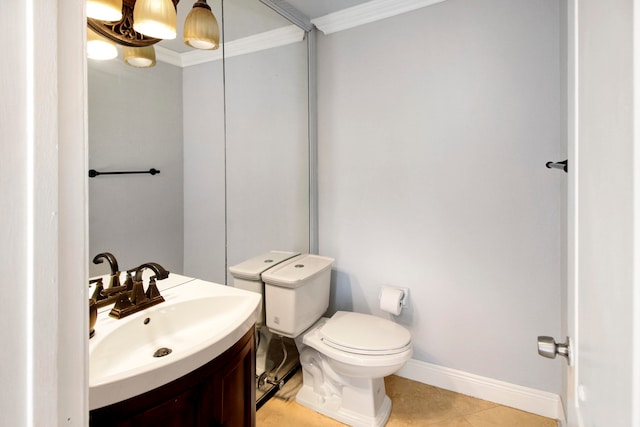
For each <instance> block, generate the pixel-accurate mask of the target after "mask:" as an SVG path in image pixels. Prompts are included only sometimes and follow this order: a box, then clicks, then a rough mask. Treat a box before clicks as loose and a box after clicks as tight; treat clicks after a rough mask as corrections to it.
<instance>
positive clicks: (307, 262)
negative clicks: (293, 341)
mask: <svg viewBox="0 0 640 427" xmlns="http://www.w3.org/2000/svg"><path fill="white" fill-rule="evenodd" d="M332 264H333V258H328V257H322V256H318V255H311V254H305V255H300V256H297V257H295V258H292V259H290V260H288V261H286V262H283V263H282V264H280V265H277V266H276V267H274V268H272V269H270V270H268V271H266V272H264V273H263V274H262V280H263V281H264V284H265V302H266V322H267V327H268V328H269V329H270V330H271V331H272V332H274V333H276V334H280V335H284V336H286V337H291V338H295V337H297V336H298V335H300V334H301V333H302V332H304V331H305V330H306V329H307V328H309V327H310V326H311V325H313V324H314V323H315V322H316V321H317V320H318V319H319V318H320V317H322V315H323V314H324V313H325V312H326V311H327V308H328V307H329V289H330V283H331V265H332Z"/></svg>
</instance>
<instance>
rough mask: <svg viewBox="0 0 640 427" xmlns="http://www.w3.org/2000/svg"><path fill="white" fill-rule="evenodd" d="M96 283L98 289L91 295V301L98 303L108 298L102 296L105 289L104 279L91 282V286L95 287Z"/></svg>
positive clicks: (100, 278)
mask: <svg viewBox="0 0 640 427" xmlns="http://www.w3.org/2000/svg"><path fill="white" fill-rule="evenodd" d="M94 283H95V285H96V288H95V290H94V291H93V295H91V299H92V300H94V301H95V302H98V301H100V300H101V299H104V298H106V297H105V296H104V295H102V290H103V289H104V287H103V284H102V277H99V278H97V279H92V280H89V284H90V285H93V284H94Z"/></svg>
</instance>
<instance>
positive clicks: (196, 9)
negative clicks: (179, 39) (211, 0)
mask: <svg viewBox="0 0 640 427" xmlns="http://www.w3.org/2000/svg"><path fill="white" fill-rule="evenodd" d="M184 43H185V44H186V45H188V46H191V47H194V48H196V49H204V50H214V49H217V48H218V47H219V46H220V28H219V27H218V21H217V20H216V17H215V16H214V15H213V13H212V12H211V7H210V6H209V5H208V4H207V0H198V1H196V2H195V3H194V4H193V8H192V9H191V12H189V15H187V19H186V20H185V21H184Z"/></svg>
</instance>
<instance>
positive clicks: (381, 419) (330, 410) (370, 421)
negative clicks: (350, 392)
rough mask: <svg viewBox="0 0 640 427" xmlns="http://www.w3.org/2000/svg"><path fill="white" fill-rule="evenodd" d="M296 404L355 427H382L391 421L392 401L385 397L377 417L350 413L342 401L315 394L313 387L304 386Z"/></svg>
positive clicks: (297, 396) (299, 392)
mask: <svg viewBox="0 0 640 427" xmlns="http://www.w3.org/2000/svg"><path fill="white" fill-rule="evenodd" d="M296 402H298V403H299V404H300V405H302V406H306V407H307V408H309V409H312V410H314V411H316V412H319V413H321V414H323V415H326V416H327V417H330V418H333V419H334V420H337V421H340V422H342V423H345V424H348V425H350V426H354V427H382V426H384V425H385V424H386V423H387V421H388V420H389V414H391V399H389V396H386V395H385V396H384V400H383V402H382V404H381V405H380V407H379V408H378V410H377V412H376V414H375V416H367V415H364V414H362V413H358V412H354V411H350V410H348V409H345V408H344V407H343V406H342V399H341V398H339V397H335V396H329V397H322V396H319V395H318V394H316V393H314V391H313V387H311V386H308V385H303V386H302V388H301V389H300V391H298V394H297V395H296Z"/></svg>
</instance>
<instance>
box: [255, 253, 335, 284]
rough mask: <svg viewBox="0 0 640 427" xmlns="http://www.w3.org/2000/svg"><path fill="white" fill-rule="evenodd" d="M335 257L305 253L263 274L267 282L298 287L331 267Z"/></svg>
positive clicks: (263, 278)
mask: <svg viewBox="0 0 640 427" xmlns="http://www.w3.org/2000/svg"><path fill="white" fill-rule="evenodd" d="M333 261H334V260H333V258H329V257H324V256H319V255H312V254H304V255H300V256H298V257H295V258H292V259H290V260H288V261H287V262H283V263H282V264H280V265H278V266H277V267H275V268H273V269H271V270H269V271H266V272H265V273H264V274H263V275H262V280H263V281H264V283H265V284H268V285H274V286H282V287H285V288H297V287H299V286H302V285H303V284H304V283H305V282H306V281H308V280H309V279H311V278H312V277H314V276H316V275H318V274H320V273H322V272H324V271H326V270H330V269H331V265H332V264H333Z"/></svg>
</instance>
